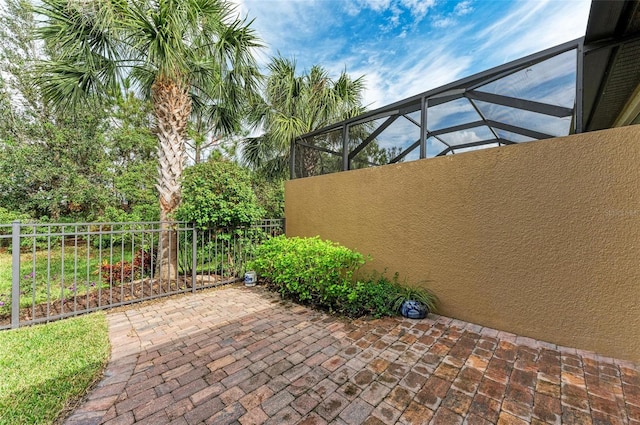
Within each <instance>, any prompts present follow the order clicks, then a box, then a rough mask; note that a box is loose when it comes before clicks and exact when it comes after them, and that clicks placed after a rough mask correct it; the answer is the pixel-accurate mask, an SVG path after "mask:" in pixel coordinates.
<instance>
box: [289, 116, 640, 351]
mask: <svg viewBox="0 0 640 425" xmlns="http://www.w3.org/2000/svg"><path fill="white" fill-rule="evenodd" d="M285 215H286V219H287V235H289V236H315V235H319V236H320V237H322V238H323V239H330V240H333V241H337V242H340V243H341V244H343V245H346V246H348V247H350V248H353V249H356V250H358V251H360V252H362V253H363V254H371V256H372V257H373V263H372V264H371V266H372V267H373V268H375V269H377V270H380V271H382V270H384V269H385V268H387V269H388V271H389V272H390V274H391V275H392V274H393V272H395V271H398V272H400V273H401V276H404V277H407V278H408V280H409V281H410V282H418V281H420V280H425V279H426V280H429V282H428V283H427V284H426V285H427V286H428V287H429V288H431V289H432V290H433V291H434V292H435V293H436V294H437V295H438V296H439V298H440V300H441V304H440V312H441V313H442V314H444V315H446V316H450V317H455V318H459V319H463V320H467V321H471V322H474V323H478V324H481V325H484V326H488V327H493V328H497V329H500V330H505V331H509V332H514V333H517V334H519V335H524V336H529V337H532V338H537V339H541V340H544V341H549V342H552V343H556V344H560V345H566V346H571V347H576V348H581V349H587V350H593V351H596V352H597V353H600V354H602V355H606V356H612V357H617V358H623V359H630V360H634V361H640V126H632V127H625V128H620V129H614V130H607V131H601V132H593V133H587V134H582V135H577V136H569V137H564V138H557V139H552V140H546V141H540V142H534V143H528V144H521V145H516V146H507V147H502V148H495V149H487V150H482V151H474V152H468V153H464V154H459V155H454V156H447V157H441V158H433V159H427V160H421V161H414V162H409V163H405V164H394V165H388V166H384V167H376V168H369V169H365V170H355V171H349V172H344V173H337V174H331V175H326V176H319V177H312V178H306V179H298V180H293V181H289V182H287V184H286V192H285Z"/></svg>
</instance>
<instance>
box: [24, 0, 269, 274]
mask: <svg viewBox="0 0 640 425" xmlns="http://www.w3.org/2000/svg"><path fill="white" fill-rule="evenodd" d="M36 13H37V14H38V15H41V17H44V21H43V22H42V25H41V26H40V27H39V30H38V34H39V37H40V38H41V39H43V40H44V41H45V44H46V46H48V47H49V51H51V52H56V54H55V55H52V57H51V58H50V60H47V61H44V62H42V63H40V64H39V67H38V69H39V75H38V83H39V86H40V88H41V90H42V92H43V95H44V97H45V99H47V100H48V101H49V102H50V103H51V104H52V105H54V106H55V107H57V108H61V109H76V108H78V107H81V106H84V107H86V106H87V105H93V104H95V103H96V102H100V101H101V100H104V99H106V98H108V97H109V95H110V94H112V93H114V92H116V91H118V90H121V88H122V84H123V82H124V81H125V80H126V79H130V80H131V81H133V82H134V83H135V84H136V88H137V89H138V90H139V92H140V93H142V94H144V95H145V96H147V97H149V98H150V99H151V101H152V104H153V112H154V116H155V128H154V132H155V133H156V135H157V137H158V142H159V147H158V158H159V166H158V169H159V177H158V180H157V189H158V192H159V194H160V208H161V214H160V217H161V221H162V222H165V223H166V222H167V221H169V220H170V219H171V217H172V212H173V211H174V210H175V208H176V207H177V206H178V204H179V203H180V184H181V182H180V179H181V176H182V169H183V165H184V161H185V139H186V129H187V124H188V122H189V118H190V114H191V112H192V106H193V105H194V104H198V105H214V106H213V107H211V109H210V116H209V119H210V121H211V122H213V128H215V129H216V131H219V132H220V133H225V132H230V131H233V130H235V129H236V128H237V123H238V122H239V121H240V119H241V117H240V116H239V113H240V111H241V107H242V105H243V103H244V102H245V100H246V99H247V96H248V93H251V92H252V91H254V90H255V89H256V87H257V83H258V77H259V73H258V70H257V65H256V63H255V60H254V58H253V56H252V50H253V49H254V48H257V47H259V46H260V41H259V39H258V38H257V36H256V35H255V33H254V31H253V29H251V28H250V24H251V22H249V23H247V22H246V21H245V20H241V19H239V18H238V17H237V15H236V13H235V11H234V9H233V8H232V7H230V6H229V5H227V4H226V3H225V2H224V1H223V0H155V1H149V0H42V5H41V6H40V7H37V8H36ZM164 226H165V227H164V228H163V231H162V232H161V234H162V237H161V245H160V246H161V247H162V248H161V249H162V251H163V252H160V258H162V260H161V266H160V270H161V273H162V271H163V270H164V273H165V276H169V277H171V276H174V273H175V269H174V267H175V264H176V262H175V256H176V252H175V249H173V252H171V248H172V246H174V243H173V242H171V237H172V232H170V231H169V228H168V226H167V225H166V224H165V225H164ZM173 236H175V235H173ZM173 240H175V237H173ZM167 273H168V274H167Z"/></svg>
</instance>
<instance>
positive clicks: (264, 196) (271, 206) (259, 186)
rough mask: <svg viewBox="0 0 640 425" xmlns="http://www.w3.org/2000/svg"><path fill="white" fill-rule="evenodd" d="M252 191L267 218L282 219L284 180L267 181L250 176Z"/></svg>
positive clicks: (256, 176)
mask: <svg viewBox="0 0 640 425" xmlns="http://www.w3.org/2000/svg"><path fill="white" fill-rule="evenodd" d="M252 185H253V191H254V192H255V194H256V196H257V198H258V204H259V205H260V206H261V207H262V209H263V210H264V211H265V215H264V216H265V217H267V218H280V217H284V180H268V179H266V178H264V177H260V176H259V175H258V174H256V173H253V174H252Z"/></svg>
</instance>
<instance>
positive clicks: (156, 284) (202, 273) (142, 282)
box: [0, 219, 284, 330]
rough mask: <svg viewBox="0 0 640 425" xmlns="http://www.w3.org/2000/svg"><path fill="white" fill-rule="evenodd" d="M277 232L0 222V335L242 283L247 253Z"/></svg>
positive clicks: (270, 223)
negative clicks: (79, 316)
mask: <svg viewBox="0 0 640 425" xmlns="http://www.w3.org/2000/svg"><path fill="white" fill-rule="evenodd" d="M282 233H284V219H270V220H263V221H261V222H260V223H258V224H256V225H254V226H250V227H246V228H216V229H213V228H211V229H198V228H196V227H195V226H194V225H193V224H190V223H184V222H172V223H160V222H139V223H134V222H127V223H71V224H61V223H52V224H42V223H37V224H36V223H21V222H19V221H16V222H13V223H12V224H0V330H2V329H9V328H17V327H20V326H24V325H30V324H34V323H40V322H47V321H51V320H56V319H60V318H64V317H69V316H76V315H79V314H83V313H88V312H91V311H96V310H100V309H106V308H111V307H117V306H121V305H125V304H131V303H135V302H139V301H145V300H151V299H154V298H158V297H164V296H168V295H174V294H180V293H185V292H195V291H197V290H199V289H204V288H210V287H213V286H218V285H222V284H226V283H232V282H236V281H239V280H242V279H243V277H244V273H245V272H246V271H247V263H248V261H249V260H251V259H252V258H253V252H254V249H255V248H256V247H257V246H258V245H259V244H260V243H261V242H262V241H263V240H265V239H266V238H269V237H272V236H276V235H279V234H282ZM163 245H164V246H163Z"/></svg>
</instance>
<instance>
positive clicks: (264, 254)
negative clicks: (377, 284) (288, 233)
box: [252, 236, 364, 306]
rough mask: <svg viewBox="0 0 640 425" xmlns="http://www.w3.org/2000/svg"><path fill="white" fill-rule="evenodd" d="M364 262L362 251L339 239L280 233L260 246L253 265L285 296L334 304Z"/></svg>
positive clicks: (315, 302) (313, 302) (323, 303)
mask: <svg viewBox="0 0 640 425" xmlns="http://www.w3.org/2000/svg"><path fill="white" fill-rule="evenodd" d="M362 264H364V257H363V256H362V254H360V253H357V252H354V251H352V250H350V249H349V248H346V247H343V246H340V245H338V244H337V243H333V242H329V241H322V240H320V238H318V237H315V238H297V237H294V238H287V237H285V236H278V237H275V238H271V239H269V240H267V241H266V242H265V243H263V244H262V245H261V246H259V247H258V248H257V250H256V259H255V260H254V261H253V263H252V267H253V268H254V269H255V270H256V272H257V273H258V274H259V275H260V276H263V277H265V278H267V279H268V281H269V282H270V284H271V285H272V286H273V287H274V289H275V290H277V291H278V292H279V293H280V294H281V295H282V296H283V297H285V298H291V299H293V300H295V301H300V302H303V303H309V304H313V305H318V306H332V305H333V304H334V302H335V301H334V300H335V299H336V298H341V297H343V296H344V293H345V291H346V289H345V287H346V285H348V284H350V283H351V281H352V278H353V273H354V272H355V271H356V270H357V269H358V268H359V267H360V266H361V265H362Z"/></svg>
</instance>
